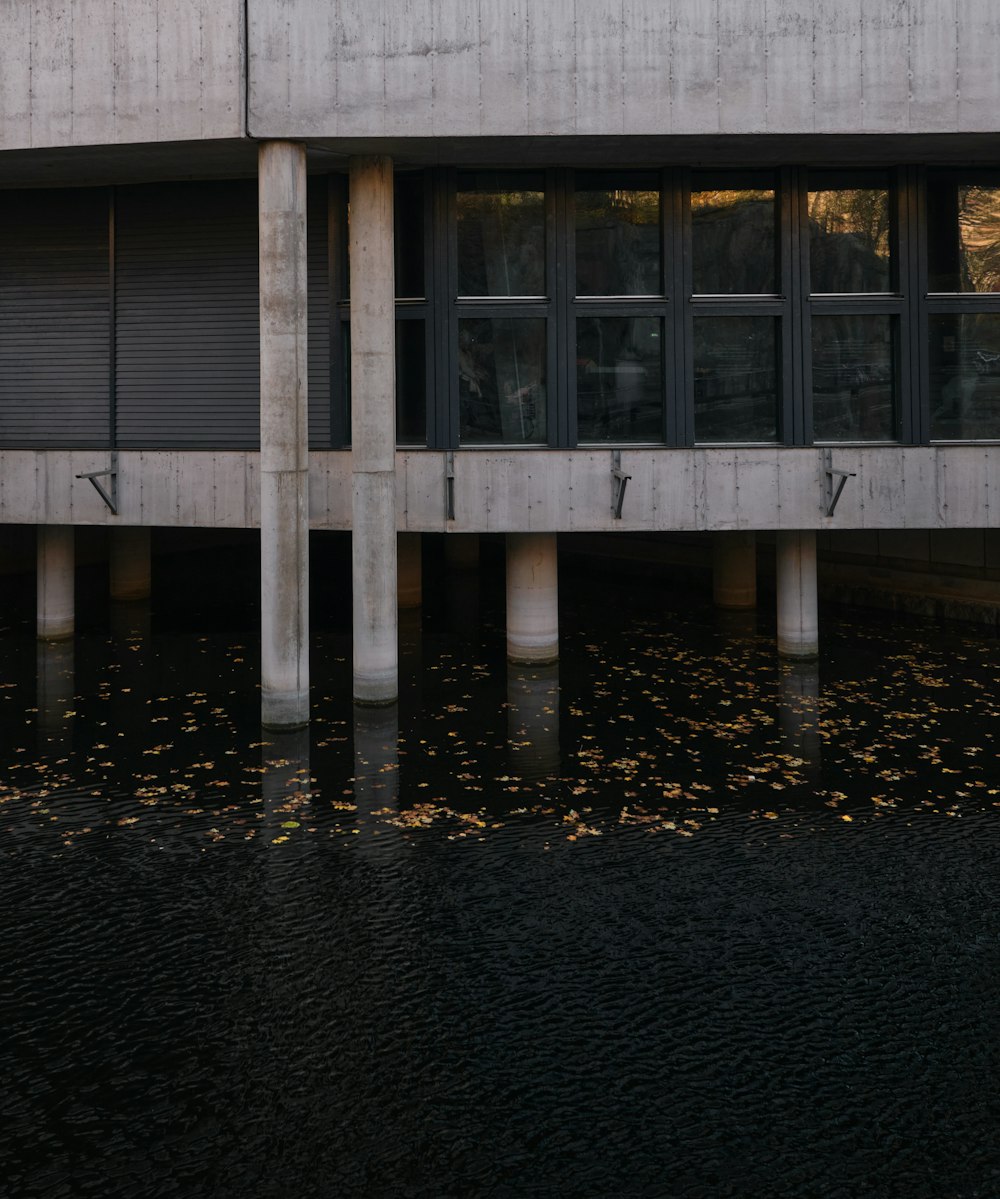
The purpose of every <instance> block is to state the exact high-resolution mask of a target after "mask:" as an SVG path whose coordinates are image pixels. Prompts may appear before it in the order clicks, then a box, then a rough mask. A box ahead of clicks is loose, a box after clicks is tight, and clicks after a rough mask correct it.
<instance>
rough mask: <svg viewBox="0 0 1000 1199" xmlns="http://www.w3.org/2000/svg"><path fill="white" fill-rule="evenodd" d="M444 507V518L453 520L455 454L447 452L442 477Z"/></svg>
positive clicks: (450, 451) (451, 451)
mask: <svg viewBox="0 0 1000 1199" xmlns="http://www.w3.org/2000/svg"><path fill="white" fill-rule="evenodd" d="M444 488H445V491H444V505H445V516H446V518H447V519H448V520H454V519H455V454H454V451H453V450H449V451H448V453H447V455H446V456H445V476H444Z"/></svg>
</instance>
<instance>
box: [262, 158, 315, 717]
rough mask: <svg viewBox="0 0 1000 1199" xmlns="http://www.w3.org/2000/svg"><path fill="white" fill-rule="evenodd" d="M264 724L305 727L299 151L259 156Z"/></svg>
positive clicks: (305, 469) (305, 468)
mask: <svg viewBox="0 0 1000 1199" xmlns="http://www.w3.org/2000/svg"><path fill="white" fill-rule="evenodd" d="M257 163H258V176H259V197H258V225H259V241H260V285H259V286H260V567H261V570H260V580H261V587H260V664H261V680H260V694H261V723H262V724H263V725H264V727H265V728H269V729H282V728H296V727H299V726H301V725H304V724H306V723H307V722H308V720H309V440H308V438H309V429H308V408H307V399H306V379H307V373H308V367H307V360H306V323H307V301H306V151H305V147H304V146H302V145H299V144H297V143H295V142H280V141H275V142H262V143H261V145H260V146H259V148H258V160H257Z"/></svg>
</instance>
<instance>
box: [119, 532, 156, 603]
mask: <svg viewBox="0 0 1000 1199" xmlns="http://www.w3.org/2000/svg"><path fill="white" fill-rule="evenodd" d="M109 572H110V576H111V581H110V587H111V598H112V599H113V600H139V599H148V598H149V593H150V590H151V567H150V552H149V529H144V528H140V527H131V526H124V525H123V526H122V527H121V528H117V529H112V530H111V547H110V566H109Z"/></svg>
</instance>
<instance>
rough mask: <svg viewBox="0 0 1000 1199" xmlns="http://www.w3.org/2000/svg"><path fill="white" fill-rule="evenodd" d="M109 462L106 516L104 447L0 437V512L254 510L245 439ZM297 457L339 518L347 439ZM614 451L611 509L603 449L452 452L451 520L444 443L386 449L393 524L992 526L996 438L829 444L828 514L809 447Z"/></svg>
mask: <svg viewBox="0 0 1000 1199" xmlns="http://www.w3.org/2000/svg"><path fill="white" fill-rule="evenodd" d="M118 461H119V471H120V478H119V512H120V515H119V516H118V517H114V516H112V515H111V512H110V511H109V509H108V508H106V507H105V506H104V504H103V503H102V501H101V499H100V498H99V496H98V495H97V493H96V492H95V491H94V489H93V488H92V487H91V486H90V484H89V483H88V482H87V481H86V480H85V479H77V478H76V477H75V476H76V475H78V474H80V473H82V472H84V471H95V470H103V469H106V468H107V466H108V464H109V456H108V454H107V453H106V452H103V453H102V452H101V451H98V450H78V451H62V450H59V451H54V450H53V451H45V450H5V451H0V523H6V524H35V523H38V524H84V525H87V524H116V523H119V524H126V525H127V524H145V525H164V526H171V525H172V526H182V527H183V526H189V527H195V526H202V527H219V528H252V527H256V526H257V525H258V524H259V520H260V515H259V495H260V479H259V455H258V454H257V453H254V452H240V451H226V452H221V451H220V452H217V453H216V452H208V451H205V452H191V451H165V450H150V451H138V450H136V451H124V450H123V451H121V452H120V454H119V458H118ZM309 462H310V479H309V492H310V523H311V525H312V527H313V528H323V529H347V528H349V527H350V522H351V463H350V453H349V452H345V451H339V452H338V451H321V452H314V453H312V454H310V457H309ZM621 462H622V469H623V470H624V471H625V473H627V474H630V475H631V476H632V478H631V481H630V482H629V483H628V485H627V489H626V493H625V501H624V505H623V509H622V519H621V520H615V519H614V518H613V517H612V515H611V501H612V475H611V468H612V455H611V451H610V450H593V449H590V450H560V451H551V450H521V451H518V450H467V451H460V452H457V453H456V454H455V517H456V519H455V520H454V521H450V522H449V521H448V520H447V519H446V515H445V503H446V498H445V497H446V469H447V467H446V455H445V454H444V453H436V452H433V451H429V450H411V451H398V452H397V454H396V472H397V488H396V491H397V504H396V513H397V527H398V528H399V529H400V530H404V531H411V532H421V531H423V532H434V531H445V530H451V531H454V532H533V531H536V532H548V531H567V532H573V531H608V532H617V531H622V530H641V531H649V532H653V531H657V530H692V531H694V530H713V529H857V530H881V529H904V530H905V529H945V528H948V529H955V530H961V529H990V528H997V527H1000V446H947V447H945V446H939V447H890V446H887V447H879V448H874V447H867V448H855V449H849V448H844V449H840V450H835V451H834V452H833V465H834V466H835V467H837V468H838V469H841V470H848V471H856V472H857V475H856V477H855V478H852V479H849V480H848V482H847V486H846V487H845V489H844V493H843V495H842V497H841V500H840V503H839V505H838V507H837V510H836V513H835V515H834V516H833V517H832V518H831V517H827V516H825V515H824V511H823V472H822V465H821V463H822V452H821V451H820V450H818V449H782V448H777V447H776V448H774V449H716V450H695V449H684V450H666V449H663V450H648V449H647V450H641V449H634V450H628V449H626V450H623V451H622V455H621ZM953 537H955V535H954V534H948V537H947V539H946V541H947V544H948V545H949V546H951V545H954V546H955V547H957V546H958V545H959V541H958V540H957V539H956V540H954V541H953V540H952V538H953ZM942 544H944V542H942ZM956 552H957V551H956ZM907 556H911V555H910V554H907Z"/></svg>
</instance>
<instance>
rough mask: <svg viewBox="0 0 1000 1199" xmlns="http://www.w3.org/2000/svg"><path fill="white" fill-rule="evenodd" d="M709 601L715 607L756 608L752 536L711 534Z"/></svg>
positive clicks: (755, 545)
mask: <svg viewBox="0 0 1000 1199" xmlns="http://www.w3.org/2000/svg"><path fill="white" fill-rule="evenodd" d="M712 598H713V600H714V601H715V606H716V607H717V608H752V607H754V606H755V605H756V603H757V537H756V534H754V533H728V532H722V533H715V534H713V536H712Z"/></svg>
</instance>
